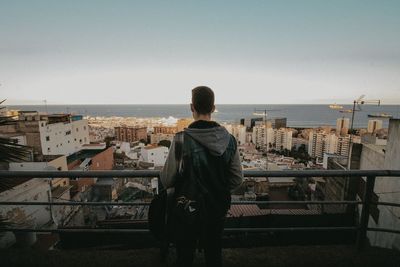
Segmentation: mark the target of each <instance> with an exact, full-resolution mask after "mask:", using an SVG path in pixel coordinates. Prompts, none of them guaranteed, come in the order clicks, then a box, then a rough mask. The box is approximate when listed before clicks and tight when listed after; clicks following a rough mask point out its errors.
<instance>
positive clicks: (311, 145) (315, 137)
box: [308, 132, 325, 158]
mask: <svg viewBox="0 0 400 267" xmlns="http://www.w3.org/2000/svg"><path fill="white" fill-rule="evenodd" d="M324 139H325V134H324V133H319V132H312V133H310V135H309V140H308V154H309V155H310V156H311V157H314V158H322V157H323V155H324Z"/></svg>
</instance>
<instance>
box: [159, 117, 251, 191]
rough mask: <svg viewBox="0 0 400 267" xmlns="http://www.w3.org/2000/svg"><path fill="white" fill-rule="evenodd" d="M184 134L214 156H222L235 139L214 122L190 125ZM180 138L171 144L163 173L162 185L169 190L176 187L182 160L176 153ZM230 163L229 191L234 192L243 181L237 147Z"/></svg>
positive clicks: (196, 122)
mask: <svg viewBox="0 0 400 267" xmlns="http://www.w3.org/2000/svg"><path fill="white" fill-rule="evenodd" d="M184 132H185V133H186V134H187V135H189V136H190V137H191V138H192V139H194V140H195V141H197V142H198V143H199V144H201V145H202V146H204V147H205V148H207V150H208V151H209V152H210V154H211V155H213V156H222V155H223V154H224V152H225V151H226V150H227V147H228V145H229V142H230V140H231V138H234V137H233V136H231V135H230V134H229V133H228V131H227V130H226V129H225V128H224V127H222V126H220V125H219V124H218V123H216V122H213V121H195V122H193V123H192V124H191V125H189V128H186V129H185V130H184ZM178 136H179V134H177V135H176V136H175V137H174V139H173V141H172V143H171V146H170V150H169V153H168V158H167V160H166V162H165V165H164V168H163V170H162V172H161V177H160V178H161V183H162V184H163V186H164V188H167V189H168V188H171V187H173V186H174V184H175V180H174V179H175V177H176V173H177V172H178V165H179V161H180V159H179V158H177V157H178V156H177V153H175V147H176V145H175V144H176V142H178V140H177V138H179V137H178ZM230 162H231V163H230V166H229V169H228V170H227V171H228V173H229V177H228V180H229V183H228V186H229V188H228V189H229V190H230V191H232V190H234V189H236V188H237V187H238V186H239V185H240V184H241V183H242V181H243V173H242V167H241V163H240V158H239V151H238V149H237V147H236V151H235V153H234V154H233V156H232V159H231V161H230Z"/></svg>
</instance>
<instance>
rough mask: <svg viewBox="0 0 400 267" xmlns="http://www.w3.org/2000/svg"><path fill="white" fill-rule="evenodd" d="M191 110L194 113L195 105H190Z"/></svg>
mask: <svg viewBox="0 0 400 267" xmlns="http://www.w3.org/2000/svg"><path fill="white" fill-rule="evenodd" d="M190 110H191V111H192V112H194V107H193V104H190Z"/></svg>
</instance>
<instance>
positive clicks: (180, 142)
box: [174, 132, 185, 174]
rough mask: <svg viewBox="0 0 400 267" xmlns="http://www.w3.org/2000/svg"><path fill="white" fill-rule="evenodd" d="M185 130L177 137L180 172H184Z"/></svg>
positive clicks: (176, 151)
mask: <svg viewBox="0 0 400 267" xmlns="http://www.w3.org/2000/svg"><path fill="white" fill-rule="evenodd" d="M184 135H185V133H184V132H179V133H177V134H176V137H175V147H174V148H175V160H176V162H177V165H178V173H180V174H181V173H182V169H183V168H182V166H183V145H184Z"/></svg>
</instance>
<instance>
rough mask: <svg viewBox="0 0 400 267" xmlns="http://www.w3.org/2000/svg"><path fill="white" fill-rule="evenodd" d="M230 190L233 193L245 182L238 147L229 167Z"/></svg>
mask: <svg viewBox="0 0 400 267" xmlns="http://www.w3.org/2000/svg"><path fill="white" fill-rule="evenodd" d="M229 174H230V179H229V190H230V191H231V192H232V191H233V190H235V189H236V188H238V187H239V186H240V185H241V184H242V182H243V171H242V164H241V162H240V155H239V149H238V148H237V147H236V151H235V154H234V155H233V158H232V161H231V165H230V167H229Z"/></svg>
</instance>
